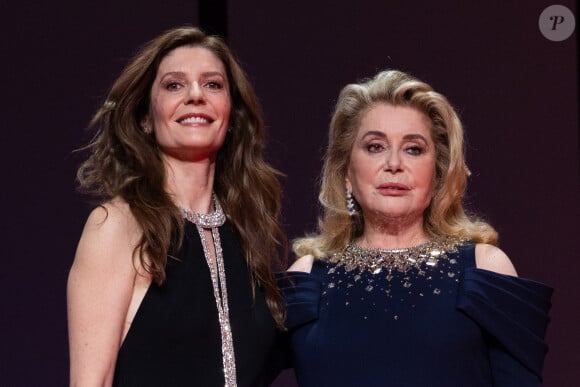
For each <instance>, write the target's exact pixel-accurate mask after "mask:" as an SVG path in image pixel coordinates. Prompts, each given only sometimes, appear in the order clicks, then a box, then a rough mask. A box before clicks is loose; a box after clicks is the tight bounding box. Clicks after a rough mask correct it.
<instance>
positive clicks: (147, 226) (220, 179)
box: [77, 27, 287, 327]
mask: <svg viewBox="0 0 580 387" xmlns="http://www.w3.org/2000/svg"><path fill="white" fill-rule="evenodd" d="M183 46H195V47H203V48H206V49H208V50H209V51H211V52H212V53H213V54H214V55H216V57H217V58H219V59H220V60H221V62H222V63H223V65H224V67H225V70H226V73H227V78H228V83H229V86H230V98H231V106H232V108H231V112H230V120H229V123H230V126H229V129H230V130H229V132H228V134H227V135H226V138H225V141H224V144H223V146H222V147H221V149H220V150H219V151H218V154H217V160H216V172H215V181H214V192H215V194H216V195H217V197H218V200H219V201H220V203H221V205H222V207H223V209H224V211H225V213H226V214H227V216H228V219H229V221H230V222H231V223H232V224H233V226H234V229H235V231H236V233H237V235H238V237H239V240H240V243H241V246H242V249H243V251H244V254H245V258H246V262H247V265H248V269H249V271H250V275H251V280H252V289H253V291H255V286H262V287H263V288H264V290H265V295H266V302H267V304H268V307H269V309H270V311H271V313H272V316H273V317H274V319H275V320H276V323H277V324H278V325H279V326H280V327H282V323H283V307H282V299H281V295H280V292H279V290H278V288H277V286H276V282H275V279H274V275H273V271H272V270H273V267H275V265H276V264H278V265H281V263H282V262H281V260H280V259H278V257H279V256H280V251H284V252H285V251H286V246H287V242H286V237H285V234H284V232H283V231H282V229H281V227H280V225H279V217H280V206H281V204H280V203H281V198H280V196H281V186H280V182H279V180H278V178H279V177H280V176H281V173H280V172H279V171H277V170H276V169H274V168H273V167H272V166H271V165H269V164H268V163H267V162H266V161H265V160H264V156H263V153H264V145H265V141H266V128H265V125H264V119H263V113H262V110H261V106H260V103H259V101H258V98H257V96H256V94H255V92H254V89H253V87H252V85H251V84H250V82H249V81H248V78H247V76H246V74H245V73H244V71H243V70H242V68H241V67H240V65H239V64H238V62H237V61H236V59H235V58H234V56H233V54H232V52H231V51H230V49H229V48H228V47H227V45H226V44H225V43H224V42H223V41H222V40H221V39H220V38H219V37H216V36H210V35H206V34H205V33H204V32H203V31H201V30H200V29H197V28H194V27H180V28H175V29H171V30H168V31H166V32H164V33H163V34H161V35H160V36H158V37H156V38H154V39H153V40H151V41H150V42H148V43H147V44H145V45H144V46H143V47H142V48H141V49H140V50H139V52H138V53H137V54H136V55H135V56H134V57H133V58H132V59H131V60H130V61H129V63H128V64H127V66H126V67H125V69H124V70H123V71H122V72H121V74H120V76H119V77H118V78H117V80H116V81H115V82H114V83H113V85H112V87H111V89H110V91H109V93H108V95H107V98H106V100H105V102H104V104H103V106H102V107H101V108H100V109H99V110H98V111H97V112H96V114H95V115H94V117H93V119H92V120H91V122H90V124H89V128H90V129H94V130H96V134H95V136H94V137H93V139H92V140H91V141H90V143H89V144H88V145H87V146H86V147H84V148H83V149H84V150H85V151H89V157H88V159H87V160H86V161H85V162H84V163H83V164H82V165H81V166H80V168H79V170H78V172H77V180H78V182H79V189H80V190H81V192H84V193H88V194H93V195H96V196H97V197H99V198H100V200H103V201H106V200H111V199H112V198H116V197H119V198H122V199H123V200H124V201H125V202H126V203H128V204H129V206H130V208H131V212H132V214H133V216H134V217H135V219H136V220H137V222H138V223H139V225H140V226H141V229H142V236H141V239H140V241H139V243H138V245H137V246H136V248H135V250H134V252H133V254H134V258H137V259H138V260H139V263H140V264H141V265H142V266H143V268H145V270H147V272H148V273H149V274H150V275H151V276H152V279H153V281H155V282H156V283H157V284H162V283H163V282H164V281H165V266H166V263H167V259H168V256H169V255H172V254H174V253H175V252H176V251H177V249H178V248H179V246H180V245H181V241H182V238H183V228H184V220H183V218H182V216H181V214H180V212H179V210H178V208H177V207H176V205H175V204H174V203H173V201H172V199H171V197H170V195H169V194H168V193H167V192H166V190H165V181H166V172H165V167H164V163H163V161H162V158H161V154H160V149H159V147H158V145H157V143H156V141H155V138H154V136H151V135H147V134H145V133H144V131H143V130H142V128H141V127H140V123H141V122H142V120H143V118H144V117H145V116H146V114H147V112H148V111H149V105H150V90H151V87H152V84H153V81H154V79H155V76H156V73H157V70H158V67H159V64H160V62H161V61H162V60H163V58H164V57H165V56H167V55H168V54H169V53H170V52H171V51H172V50H174V49H176V48H178V47H183ZM283 255H285V254H283Z"/></svg>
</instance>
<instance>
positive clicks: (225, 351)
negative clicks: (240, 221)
mask: <svg viewBox="0 0 580 387" xmlns="http://www.w3.org/2000/svg"><path fill="white" fill-rule="evenodd" d="M213 200H214V207H215V210H214V212H212V213H210V214H198V213H196V212H193V211H191V210H189V209H185V208H180V210H181V213H182V214H183V217H184V218H185V219H187V220H189V221H190V222H192V223H194V224H195V225H196V227H197V232H198V233H199V238H200V239H201V245H202V246H203V254H204V255H205V261H206V262H207V266H208V267H209V272H210V276H211V283H212V285H213V295H214V298H215V303H216V307H217V311H218V320H219V324H220V332H221V339H222V363H223V367H224V380H225V384H224V387H236V386H237V381H236V358H235V354H234V341H233V337H232V329H231V326H230V317H229V306H228V290H227V287H226V271H225V268H224V257H223V251H222V244H221V240H220V234H219V231H218V229H217V228H218V227H219V226H221V225H223V224H224V223H225V221H226V216H225V214H224V212H223V210H222V207H221V206H220V204H219V202H218V200H217V197H216V196H215V195H214V196H213ZM204 229H211V235H212V237H213V245H214V249H215V258H216V265H212V262H211V255H210V251H209V247H208V243H207V240H206V237H205V232H204ZM216 266H217V267H216ZM220 292H221V293H220Z"/></svg>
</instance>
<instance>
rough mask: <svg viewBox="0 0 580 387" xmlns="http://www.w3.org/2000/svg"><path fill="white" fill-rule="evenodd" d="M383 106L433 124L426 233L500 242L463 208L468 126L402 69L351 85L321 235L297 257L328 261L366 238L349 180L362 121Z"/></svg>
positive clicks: (332, 151)
mask: <svg viewBox="0 0 580 387" xmlns="http://www.w3.org/2000/svg"><path fill="white" fill-rule="evenodd" d="M378 103H387V104H389V105H393V106H407V107H411V108H414V109H416V110H418V111H419V112H421V113H423V114H424V115H425V116H426V117H427V118H428V119H429V121H430V123H431V133H432V135H433V139H434V142H435V148H436V166H435V179H436V185H435V195H434V197H433V199H432V200H431V203H430V205H429V207H428V208H427V209H426V210H425V212H424V215H423V227H424V230H425V232H426V233H427V235H429V236H431V237H441V236H455V237H459V238H461V239H464V240H469V241H473V242H476V243H477V242H482V243H491V244H495V243H497V239H498V235H497V232H496V231H495V230H494V229H493V227H491V226H490V225H489V224H487V223H485V222H484V221H482V220H479V219H477V218H475V217H473V216H469V215H468V214H467V213H466V211H465V209H464V207H463V197H464V194H465V189H466V185H467V177H468V174H469V171H468V169H467V167H466V164H465V157H464V144H463V127H462V125H461V122H460V120H459V117H458V116H457V113H456V112H455V110H454V109H453V107H452V106H451V104H450V103H449V101H448V100H447V98H445V97H444V96H443V95H441V94H439V93H438V92H436V91H434V90H433V88H432V87H431V86H430V85H428V84H427V83H425V82H422V81H420V80H418V79H417V78H414V77H413V76H411V75H409V74H406V73H404V72H401V71H397V70H387V71H382V72H380V73H378V74H377V75H376V76H374V77H373V78H371V79H367V80H365V81H363V82H361V83H354V84H349V85H347V86H345V87H344V88H343V89H342V91H341V92H340V95H339V97H338V101H337V103H336V108H335V111H334V114H333V116H332V120H331V122H330V130H329V134H328V147H327V150H326V154H325V157H324V165H323V168H322V175H321V179H320V183H321V187H320V194H319V201H320V204H321V206H322V215H321V217H320V218H319V220H318V233H317V234H314V235H307V236H306V237H304V238H299V239H297V240H295V241H294V243H293V246H292V248H293V251H294V253H296V255H297V256H303V255H307V254H312V255H314V256H315V257H319V258H320V257H325V256H328V255H330V254H332V253H334V252H338V251H341V250H342V249H344V247H345V246H346V244H347V243H349V242H350V241H352V240H353V239H355V238H357V237H359V236H360V235H361V234H362V232H363V230H364V218H363V217H362V215H361V211H358V212H357V214H356V215H355V216H353V217H350V216H349V215H348V212H347V210H346V199H345V177H346V173H347V168H348V165H349V162H350V153H351V149H352V146H353V144H354V141H355V138H356V135H357V131H358V128H359V125H360V122H361V119H362V117H363V116H364V114H365V113H366V112H367V111H368V110H369V109H370V108H371V107H373V106H374V105H376V104H378Z"/></svg>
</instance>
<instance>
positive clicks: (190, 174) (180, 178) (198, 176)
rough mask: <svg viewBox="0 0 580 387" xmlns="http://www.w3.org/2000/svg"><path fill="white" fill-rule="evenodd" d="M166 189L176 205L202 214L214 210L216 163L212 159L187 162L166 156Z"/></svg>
mask: <svg viewBox="0 0 580 387" xmlns="http://www.w3.org/2000/svg"><path fill="white" fill-rule="evenodd" d="M164 161H165V168H166V183H165V184H166V190H167V192H169V194H170V195H171V197H172V198H173V201H174V202H175V205H177V206H178V207H182V208H185V209H189V210H192V211H194V212H197V213H200V214H207V213H209V212H211V211H212V208H213V205H212V193H213V183H214V173H215V163H213V162H211V161H210V160H202V161H197V162H185V161H182V160H176V159H171V158H164Z"/></svg>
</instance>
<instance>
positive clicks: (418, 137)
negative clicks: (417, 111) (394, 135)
mask: <svg viewBox="0 0 580 387" xmlns="http://www.w3.org/2000/svg"><path fill="white" fill-rule="evenodd" d="M369 136H377V137H380V138H387V135H386V134H385V133H384V132H381V131H378V130H369V131H368V132H366V133H365V134H364V135H363V136H362V138H361V140H364V139H365V138H367V137H369ZM403 140H423V141H424V142H425V143H426V144H428V143H429V141H428V140H427V139H426V138H425V136H423V135H422V134H419V133H411V134H406V135H404V136H403Z"/></svg>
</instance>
